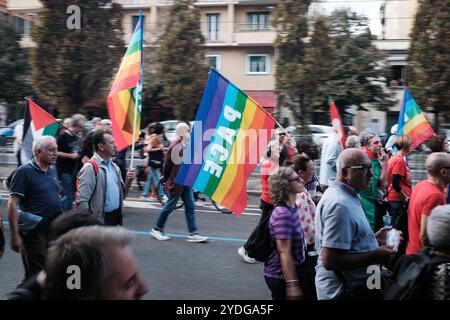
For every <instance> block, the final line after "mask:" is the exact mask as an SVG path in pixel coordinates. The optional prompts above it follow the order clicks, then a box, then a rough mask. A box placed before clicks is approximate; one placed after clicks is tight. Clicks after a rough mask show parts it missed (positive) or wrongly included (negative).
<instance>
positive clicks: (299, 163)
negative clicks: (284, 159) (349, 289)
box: [294, 155, 318, 292]
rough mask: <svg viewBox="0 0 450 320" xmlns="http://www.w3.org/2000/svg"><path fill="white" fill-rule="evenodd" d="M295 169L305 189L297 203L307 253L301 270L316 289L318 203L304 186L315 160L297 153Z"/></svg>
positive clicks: (298, 195)
mask: <svg viewBox="0 0 450 320" xmlns="http://www.w3.org/2000/svg"><path fill="white" fill-rule="evenodd" d="M294 170H295V172H297V174H298V176H299V177H300V178H301V182H300V184H301V185H302V186H303V190H302V191H301V192H299V193H298V194H297V197H296V199H295V204H296V205H297V209H298V214H299V216H300V222H301V225H302V228H303V233H304V235H305V236H304V239H305V245H306V252H305V253H306V255H305V262H304V263H302V265H301V272H302V273H303V274H305V279H306V280H307V281H308V286H309V287H310V288H313V291H314V292H315V291H316V287H315V283H314V278H315V275H316V272H315V267H316V265H317V256H318V254H317V251H316V249H315V241H316V239H315V238H316V227H315V225H314V219H315V216H316V204H315V203H314V201H313V199H312V198H311V195H310V194H309V192H308V191H307V190H306V188H305V187H304V183H305V181H311V179H312V177H313V176H314V161H312V160H311V159H310V158H309V157H307V156H304V155H296V156H295V157H294Z"/></svg>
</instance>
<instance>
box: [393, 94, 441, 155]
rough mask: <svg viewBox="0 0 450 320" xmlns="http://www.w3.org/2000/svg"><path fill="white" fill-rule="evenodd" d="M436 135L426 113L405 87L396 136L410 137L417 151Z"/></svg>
mask: <svg viewBox="0 0 450 320" xmlns="http://www.w3.org/2000/svg"><path fill="white" fill-rule="evenodd" d="M434 134H435V133H434V131H433V129H432V128H431V126H430V123H429V122H428V121H427V119H426V118H425V115H424V113H423V112H422V110H420V108H419V106H418V105H417V103H416V101H415V100H414V98H413V97H412V95H411V92H410V91H409V89H408V88H406V87H405V89H404V90H403V101H402V107H401V110H400V114H399V117H398V128H397V133H396V135H397V136H399V135H407V136H409V137H410V138H411V141H412V144H413V148H414V149H415V148H416V147H417V146H418V145H420V144H421V143H422V142H425V141H427V140H428V139H430V138H431V137H432V136H433V135H434Z"/></svg>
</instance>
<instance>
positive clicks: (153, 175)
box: [141, 167, 164, 198]
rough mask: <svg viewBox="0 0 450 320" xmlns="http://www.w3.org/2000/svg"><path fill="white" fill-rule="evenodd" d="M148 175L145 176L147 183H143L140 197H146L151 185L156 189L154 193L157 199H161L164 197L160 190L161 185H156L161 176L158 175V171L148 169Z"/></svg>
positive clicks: (161, 189)
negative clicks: (156, 194) (156, 193)
mask: <svg viewBox="0 0 450 320" xmlns="http://www.w3.org/2000/svg"><path fill="white" fill-rule="evenodd" d="M149 169H150V173H149V174H148V175H147V181H145V186H144V190H143V191H142V193H141V196H144V197H146V196H147V195H148V193H149V192H150V186H151V185H152V183H153V185H154V186H155V188H156V189H157V190H156V192H158V195H159V197H160V198H161V197H162V196H163V195H164V190H163V188H162V185H161V184H159V185H158V181H159V179H160V178H161V174H160V173H159V169H157V168H153V167H149Z"/></svg>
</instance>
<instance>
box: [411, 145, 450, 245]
mask: <svg viewBox="0 0 450 320" xmlns="http://www.w3.org/2000/svg"><path fill="white" fill-rule="evenodd" d="M425 166H426V169H427V173H428V178H427V180H423V181H421V182H419V183H418V184H416V185H415V186H414V188H413V190H412V193H411V199H410V201H409V206H408V243H407V246H406V254H412V253H417V252H418V251H419V250H420V249H421V248H422V247H423V246H426V245H428V239H427V219H428V216H429V215H430V213H431V210H433V208H434V207H437V206H439V205H443V204H445V198H444V190H445V189H446V188H447V186H448V184H449V183H450V154H448V153H444V152H434V153H432V154H431V155H429V156H428V158H427V160H426V162H425Z"/></svg>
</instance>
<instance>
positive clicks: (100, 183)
mask: <svg viewBox="0 0 450 320" xmlns="http://www.w3.org/2000/svg"><path fill="white" fill-rule="evenodd" d="M92 143H93V145H94V151H95V152H94V155H93V156H92V158H91V159H90V160H89V161H88V162H86V163H85V164H84V166H83V168H82V169H81V170H80V172H79V174H78V186H77V199H76V204H77V206H78V207H79V208H80V209H89V210H90V211H91V212H92V213H93V214H94V215H96V216H97V218H98V219H99V220H100V221H101V222H103V223H104V224H106V225H112V226H116V225H122V206H123V199H124V198H125V197H126V195H127V193H128V191H129V189H130V187H131V183H132V182H133V179H134V178H135V174H134V169H132V168H130V169H129V170H128V173H127V177H126V180H125V183H124V182H123V180H122V176H121V174H120V169H119V167H118V166H117V164H115V163H114V162H112V161H111V157H113V156H114V154H115V147H114V138H113V136H112V134H111V131H109V130H105V129H99V130H97V131H96V132H95V133H94V135H93V136H92Z"/></svg>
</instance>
